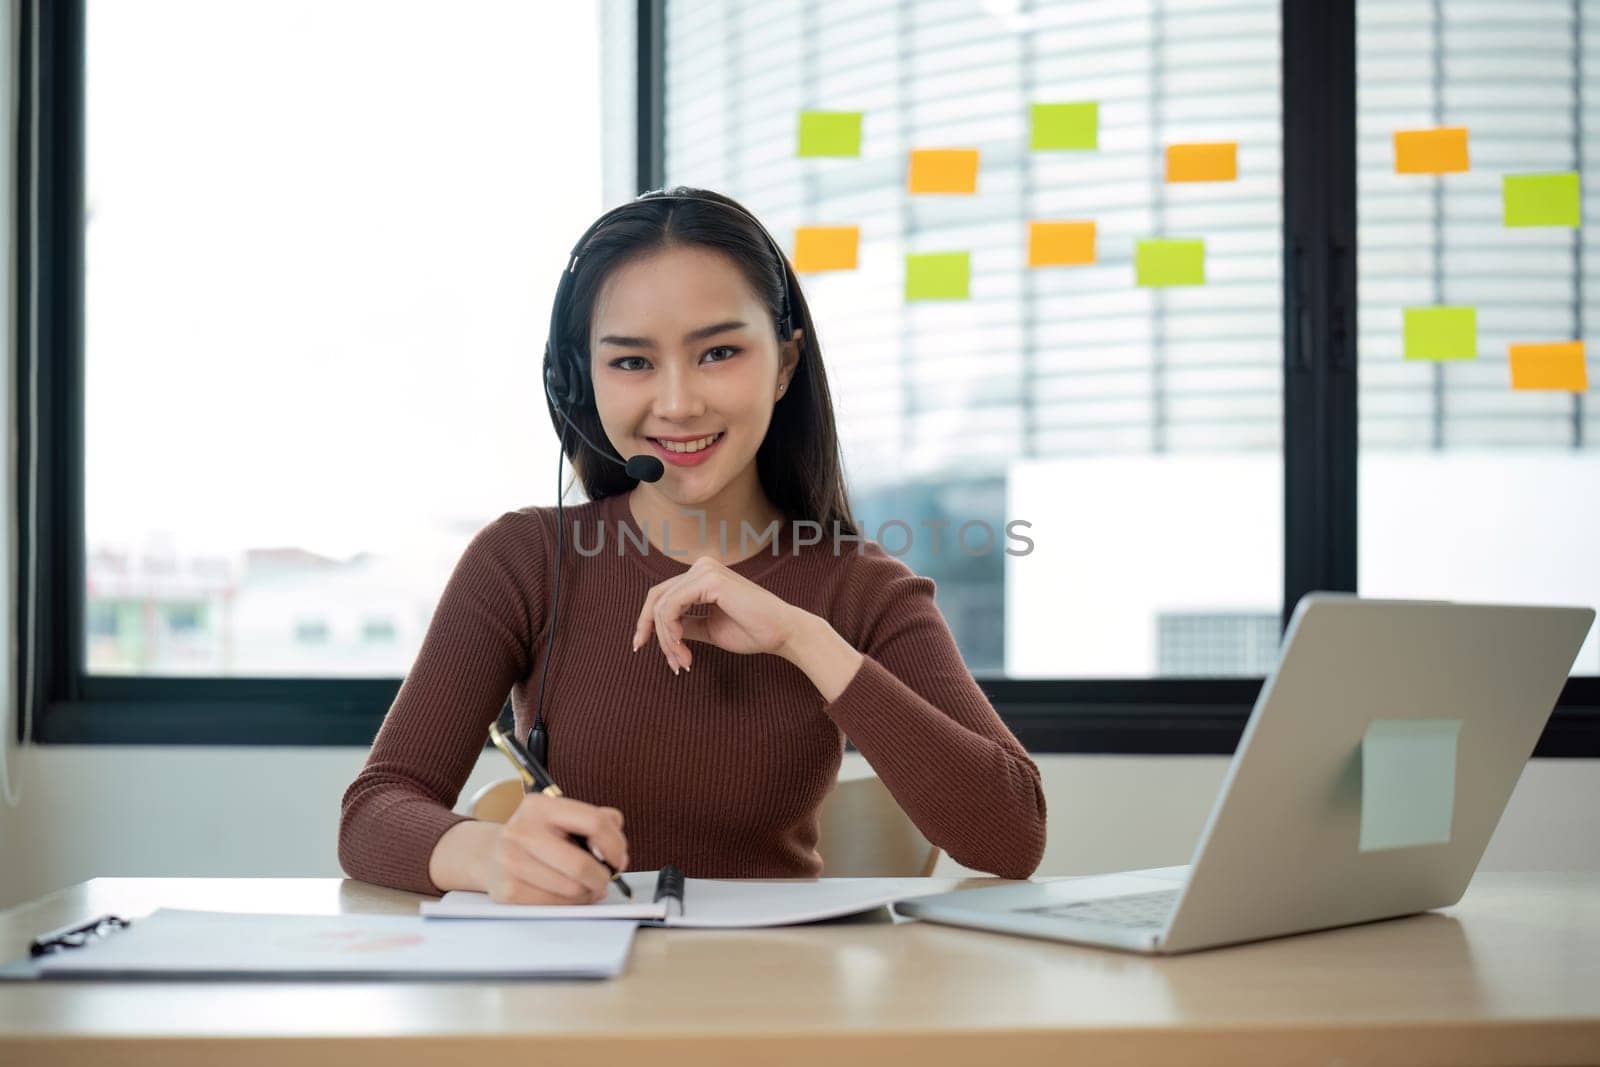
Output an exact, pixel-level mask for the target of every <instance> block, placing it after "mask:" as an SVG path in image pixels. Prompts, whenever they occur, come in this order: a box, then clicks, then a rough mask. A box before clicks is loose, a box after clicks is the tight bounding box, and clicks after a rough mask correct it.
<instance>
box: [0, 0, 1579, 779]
mask: <svg viewBox="0 0 1600 1067" xmlns="http://www.w3.org/2000/svg"><path fill="white" fill-rule="evenodd" d="M665 4H666V0H637V6H636V15H637V42H638V71H639V77H638V107H637V115H638V128H637V174H638V182H637V187H638V190H639V191H641V192H643V191H645V190H648V189H654V188H659V187H660V186H661V185H662V184H663V180H664V175H663V158H664V122H663V111H662V101H663V99H664V96H665V54H664V49H665V34H664V26H665ZM1281 18H1282V42H1283V47H1282V56H1281V58H1280V62H1281V64H1282V74H1283V83H1282V84H1283V106H1282V111H1283V120H1282V121H1283V152H1284V166H1283V197H1284V201H1283V226H1284V231H1283V233H1284V240H1283V249H1284V269H1283V286H1284V292H1283V315H1284V331H1283V334H1284V362H1283V368H1284V393H1283V430H1284V446H1283V447H1284V451H1283V464H1284V478H1285V484H1284V535H1285V536H1284V546H1285V548H1284V572H1283V573H1284V599H1283V608H1282V625H1287V623H1288V620H1289V617H1290V615H1291V614H1292V612H1293V608H1294V605H1295V604H1296V602H1297V601H1298V600H1299V598H1300V597H1301V595H1303V594H1304V593H1307V592H1311V591H1313V590H1329V591H1345V592H1351V591H1354V590H1355V587H1356V573H1357V572H1356V544H1357V537H1356V533H1357V517H1356V462H1357V457H1358V448H1359V439H1358V435H1357V420H1356V403H1357V366H1358V360H1357V353H1356V332H1355V322H1356V262H1355V259H1356V227H1355V219H1356V153H1355V126H1356V112H1355V106H1356V54H1355V52H1356V44H1355V19H1356V13H1355V0H1328V2H1325V3H1316V4H1306V3H1302V2H1298V0H1283V2H1282V4H1281ZM85 19H86V0H61V2H44V0H28V2H25V3H23V4H22V5H20V11H19V30H20V33H19V40H20V42H21V47H20V49H19V53H18V64H17V84H16V87H15V88H16V91H17V92H18V94H19V95H18V103H19V108H18V113H19V115H20V116H21V117H22V121H21V123H20V124H19V130H18V138H17V143H16V145H15V150H16V163H17V168H16V173H17V182H16V186H15V201H14V210H15V216H16V220H17V233H18V240H17V242H16V246H15V247H16V263H15V264H14V267H15V271H14V276H15V278H16V279H17V280H16V285H17V287H18V288H17V295H18V299H17V300H16V304H15V306H16V308H17V314H16V316H15V319H14V325H15V330H16V336H15V341H16V343H17V347H16V351H18V352H19V353H22V354H27V353H29V352H30V348H29V347H28V346H27V344H26V341H27V339H28V338H29V337H30V331H32V330H33V329H34V327H35V325H37V338H38V342H37V343H38V348H37V351H38V352H40V353H45V354H47V356H46V358H41V359H39V360H37V361H36V362H37V375H35V374H34V373H33V367H32V366H31V365H32V364H33V363H34V362H35V361H33V360H30V359H27V358H23V359H19V360H18V361H17V368H16V377H15V380H14V382H13V386H14V388H15V389H16V396H18V397H19V398H24V397H31V396H32V395H33V392H32V391H33V390H34V389H35V388H37V391H38V393H37V395H38V413H39V418H38V424H37V426H35V425H34V424H33V421H32V412H31V411H30V409H29V406H28V405H27V404H23V403H18V404H16V405H15V408H16V417H17V427H18V443H19V449H18V470H17V474H18V477H17V483H16V486H17V488H16V492H17V504H18V515H19V519H20V521H19V523H18V531H17V536H18V557H17V558H18V559H19V561H22V564H23V565H22V566H21V567H19V569H18V601H17V603H18V608H17V621H18V623H19V629H18V633H19V635H20V636H21V641H20V642H19V647H20V648H22V649H23V650H24V652H25V653H26V652H28V651H30V650H31V651H32V652H33V654H34V656H35V659H34V661H33V663H32V664H31V665H29V664H27V663H26V660H25V661H24V668H23V670H21V671H19V672H18V678H17V689H18V692H17V694H16V695H17V697H18V700H19V704H18V706H19V707H23V708H24V714H23V715H19V716H18V723H17V737H18V740H19V741H27V740H30V739H31V741H32V742H34V743H37V744H155V745H276V746H325V745H356V746H366V745H369V744H370V743H371V741H372V738H373V736H374V735H375V734H376V732H377V730H378V727H379V725H380V724H381V723H382V721H383V717H384V715H385V714H386V713H387V711H388V709H389V707H390V706H391V705H392V704H393V702H394V699H395V697H396V695H397V694H398V692H399V688H400V685H401V682H402V681H403V679H399V678H394V679H368V678H215V677H211V678H182V677H175V678H147V677H137V676H117V675H89V674H86V673H85V672H82V671H80V670H79V669H78V668H77V665H78V664H79V663H81V662H82V661H83V651H84V634H83V625H84V621H85V616H86V608H87V605H86V603H85V601H86V597H85V595H84V590H85V574H84V567H85V555H84V550H85V545H86V539H87V531H86V529H85V526H84V520H85V510H86V509H85V501H84V489H85V476H84V466H85V451H84V352H83V341H84V330H83V301H84V279H83V264H84V232H83V226H82V219H83V207H84V184H85V178H84V173H83V162H84V149H85V146H84V73H85V69H84V68H85V55H84V33H85ZM36 71H37V72H38V75H39V76H38V77H37V79H36V78H35V72H36ZM35 115H36V116H37V118H36V119H35V118H34V116H35ZM1291 119H1292V121H1291ZM35 205H36V209H35ZM35 212H36V213H35ZM36 243H37V248H36V250H35V248H34V246H35V244H36ZM30 251H31V252H32V255H30ZM30 294H36V295H33V298H32V300H30V299H28V298H29V297H30ZM34 301H36V303H35V302H34ZM35 499H36V500H37V509H36V510H34V508H33V503H34V500H35ZM34 551H37V563H36V565H35V566H34V567H33V569H30V566H29V564H28V561H29V559H30V555H31V554H32V553H33V552H34ZM34 588H37V589H40V590H62V589H66V590H71V591H72V594H73V595H70V596H64V597H63V596H54V595H44V596H39V597H38V598H37V602H36V604H35V610H34V612H33V613H32V615H31V617H30V614H29V611H28V602H29V593H30V591H31V590H32V589H34ZM30 678H31V679H32V680H34V681H36V683H37V684H34V685H31V686H30V685H29V681H30ZM1263 681H1264V679H1262V678H1171V677H1167V678H1149V679H1128V680H1117V679H1104V680H1095V679H1009V678H1000V677H993V676H983V675H980V676H979V677H978V682H979V685H980V686H981V687H982V689H983V691H984V693H985V694H986V695H987V696H988V698H989V700H990V701H991V702H992V703H993V704H994V706H995V709H996V710H997V711H998V712H999V714H1000V716H1001V718H1002V719H1003V720H1004V721H1005V722H1006V724H1007V726H1008V727H1010V729H1011V730H1012V731H1013V732H1014V733H1015V734H1016V736H1017V737H1018V739H1019V740H1020V741H1021V742H1022V743H1023V744H1024V745H1025V746H1026V747H1027V748H1028V750H1029V751H1030V752H1031V753H1033V754H1036V755H1042V754H1054V753H1101V754H1104V753H1119V754H1130V755H1155V754H1160V755H1228V754H1231V753H1232V752H1233V751H1234V749H1235V747H1236V746H1237V744H1238V741H1239V738H1240V736H1241V734H1242V733H1243V730H1244V726H1245V723H1246V721H1247V720H1248V718H1249V715H1250V712H1251V710H1252V707H1253V706H1254V702H1255V699H1256V696H1257V694H1258V693H1259V691H1260V688H1261V685H1262V683H1263ZM23 700H29V705H27V706H25V705H23V704H22V701H23ZM29 720H31V723H32V729H31V731H29V730H27V729H26V724H27V723H28V721H29ZM30 733H31V738H30V737H29V736H27V735H28V734H30ZM1534 756H1536V757H1589V758H1592V757H1595V756H1600V676H1582V677H1574V678H1571V679H1569V680H1568V681H1567V684H1566V686H1565V687H1564V688H1563V690H1562V693H1561V697H1560V699H1559V701H1558V704H1557V707H1556V710H1555V712H1554V714H1553V715H1552V717H1551V720H1550V722H1549V724H1548V725H1547V727H1546V729H1545V731H1544V733H1543V735H1542V736H1541V737H1540V740H1539V742H1538V746H1537V747H1536V748H1535V750H1534Z"/></svg>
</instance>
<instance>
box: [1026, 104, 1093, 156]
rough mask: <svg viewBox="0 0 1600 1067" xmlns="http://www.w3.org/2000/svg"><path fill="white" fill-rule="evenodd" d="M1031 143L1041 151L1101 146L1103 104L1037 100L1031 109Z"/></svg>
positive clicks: (1030, 145) (1029, 133)
mask: <svg viewBox="0 0 1600 1067" xmlns="http://www.w3.org/2000/svg"><path fill="white" fill-rule="evenodd" d="M1028 147H1029V148H1031V149H1033V150H1034V151H1035V152H1039V151H1084V150H1090V149H1095V148H1098V147H1100V104H1099V102H1098V101H1094V100H1083V101H1076V102H1073V103H1067V104H1034V105H1032V107H1031V108H1030V111H1029V123H1028Z"/></svg>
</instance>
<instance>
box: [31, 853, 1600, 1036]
mask: <svg viewBox="0 0 1600 1067" xmlns="http://www.w3.org/2000/svg"><path fill="white" fill-rule="evenodd" d="M421 899H423V898H421V897H417V896H413V895H411V894H408V893H399V892H394V891H390V890H385V889H378V888H376V887H373V886H368V885H365V884H363V883H359V882H351V881H342V882H341V881H340V880H338V879H203V878H202V879H167V878H96V879H93V880H91V881H89V882H85V883H83V884H81V885H77V886H73V887H72V888H70V889H66V890H63V891H61V892H59V893H55V894H53V895H51V896H49V897H45V898H43V899H41V900H37V901H34V902H32V903H29V904H25V905H22V906H20V907H17V908H13V909H11V910H10V911H7V912H4V913H0V951H3V952H4V953H5V958H7V959H9V958H12V957H15V956H17V955H20V954H22V953H24V952H26V950H27V942H28V939H29V938H30V937H32V936H34V935H35V934H37V933H39V932H42V931H44V930H48V929H53V928H55V927H58V926H61V925H64V924H66V923H68V922H79V921H82V920H85V919H88V918H92V917H93V916H95V915H98V914H102V913H105V912H115V913H119V914H122V915H126V916H129V917H134V916H137V915H141V914H147V913H148V912H149V911H151V910H152V909H154V908H156V907H158V906H172V907H190V908H212V909H229V910H239V911H244V910H254V911H293V912H304V913H333V912H341V911H350V912H355V911H359V912H383V913H406V914H409V913H413V912H414V910H415V908H416V904H417V902H418V901H419V900H421ZM885 915H886V913H879V916H878V921H861V920H853V921H852V920H841V921H835V922H833V923H829V924H823V925H817V926H809V927H789V928H780V929H773V930H741V931H716V930H663V929H641V930H640V931H639V935H638V938H637V940H636V941H635V943H634V949H633V955H632V957H631V959H630V960H629V964H628V970H627V973H626V974H624V975H623V976H622V977H620V978H617V979H613V980H609V981H528V982H520V983H504V984H450V983H442V982H441V983H416V984H384V983H366V984H350V983H299V982H296V983H278V984H273V983H255V984H222V983H209V984H208V983H156V982H148V983H124V984H110V983H99V982H94V983H85V984H73V983H63V982H51V983H40V984H25V983H7V984H6V985H4V986H0V1064H4V1065H6V1067H22V1065H24V1064H35V1063H50V1064H80V1063H81V1064H90V1063H93V1064H100V1063H105V1062H115V1063H121V1064H129V1063H131V1064H152V1065H154V1064H160V1065H163V1067H166V1065H171V1067H181V1065H185V1064H206V1065H213V1064H275V1065H276V1064H290V1065H292V1067H314V1065H320V1064H339V1065H341V1067H344V1065H350V1064H365V1063H371V1064H380V1063H381V1064H384V1065H386V1067H398V1065H409V1064H424V1063H427V1064H451V1065H459V1067H476V1065H480V1064H484V1065H487V1064H529V1065H532V1067H547V1065H549V1067H554V1065H565V1064H579V1065H601V1064H605V1065H611V1064H617V1063H624V1062H635V1063H648V1064H650V1065H651V1067H668V1065H679V1064H682V1065H689V1064H694V1065H697V1067H704V1065H716V1064H730V1065H731V1064H738V1065H745V1064H751V1063H757V1062H759V1063H762V1064H786V1063H796V1064H799V1063H805V1064H808V1065H814V1064H817V1063H822V1064H825V1065H827V1067H848V1065H854V1064H873V1065H876V1064H882V1063H890V1062H905V1063H915V1064H917V1065H918V1067H934V1065H939V1064H991V1065H1001V1064H1004V1065H1006V1067H1011V1065H1013V1064H1020V1063H1050V1064H1079V1063H1085V1064H1086V1063H1115V1064H1155V1063H1161V1064H1177V1063H1216V1064H1224V1063H1225V1064H1230V1065H1232V1064H1254V1063H1261V1064H1274V1065H1294V1064H1311V1063H1317V1064H1333V1063H1345V1064H1355V1063H1361V1064H1368V1063H1373V1064H1377V1063H1395V1064H1399V1063H1405V1064H1439V1063H1453V1064H1490V1063H1494V1064H1544V1065H1549V1064H1576V1063H1582V1064H1600V875H1593V874H1581V875H1578V874H1524V875H1505V874H1484V875H1479V876H1478V878H1477V879H1476V880H1475V881H1474V882H1473V884H1472V888H1471V889H1470V890H1469V891H1468V893H1467V895H1466V897H1465V898H1464V899H1463V900H1462V901H1461V903H1460V904H1458V905H1457V906H1455V907H1453V908H1449V909H1446V910H1445V911H1443V912H1437V913H1430V914H1427V915H1421V916H1414V917H1411V918H1407V919H1397V920H1391V921H1388V922H1381V923H1372V924H1368V925H1365V926H1357V927H1348V928H1345V929H1343V930H1333V931H1326V932H1323V933H1316V934H1307V935H1303V936H1300V937H1294V938H1284V939H1279V940H1275V941H1264V942H1257V943H1255V944H1251V945H1242V946H1235V947H1233V948H1225V949H1218V950H1214V951H1210V952H1202V953H1197V954H1194V955H1190V956H1178V957H1173V958H1168V959H1158V958H1145V957H1141V956H1133V955H1127V954H1123V953H1117V952H1111V951H1106V950H1100V949H1093V948H1079V947H1075V946H1072V945H1066V944H1060V943H1057V942H1049V941H1038V940H1030V939H1026V938H1018V937H1010V936H1007V935H1003V934H993V933H985V932H980V931H976V930H963V929H957V928H953V927H944V926H936V925H933V924H931V923H919V922H909V921H900V922H891V921H888V920H887V919H886V918H885V917H884V916H885Z"/></svg>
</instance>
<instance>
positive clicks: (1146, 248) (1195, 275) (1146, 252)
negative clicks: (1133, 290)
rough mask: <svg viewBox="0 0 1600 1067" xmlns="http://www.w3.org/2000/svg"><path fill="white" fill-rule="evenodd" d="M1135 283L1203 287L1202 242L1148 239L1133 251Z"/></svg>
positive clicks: (1204, 271) (1204, 267)
mask: <svg viewBox="0 0 1600 1067" xmlns="http://www.w3.org/2000/svg"><path fill="white" fill-rule="evenodd" d="M1134 275H1135V279H1136V283H1137V284H1139V285H1144V286H1167V285H1204V284H1205V283H1206V243H1205V242H1204V241H1201V240H1176V241H1175V240H1170V239H1161V240H1157V239H1153V238H1152V239H1149V240H1144V241H1140V242H1139V244H1138V246H1137V247H1136V249H1135V251H1134Z"/></svg>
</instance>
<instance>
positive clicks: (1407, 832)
mask: <svg viewBox="0 0 1600 1067" xmlns="http://www.w3.org/2000/svg"><path fill="white" fill-rule="evenodd" d="M1460 737H1461V720H1460V719H1374V720H1373V721H1372V722H1370V723H1368V724H1367V732H1366V734H1365V735H1364V736H1363V737H1362V739H1361V851H1362V852H1375V851H1378V850H1381V849H1391V848H1411V847H1413V846H1416V845H1443V844H1447V843H1448V842H1449V840H1450V828H1451V824H1452V823H1453V822H1454V818H1455V806H1456V747H1457V742H1458V741H1459V740H1460Z"/></svg>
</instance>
